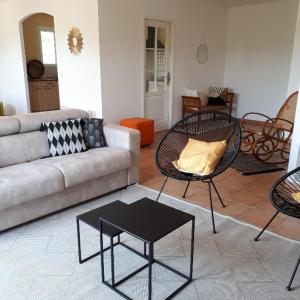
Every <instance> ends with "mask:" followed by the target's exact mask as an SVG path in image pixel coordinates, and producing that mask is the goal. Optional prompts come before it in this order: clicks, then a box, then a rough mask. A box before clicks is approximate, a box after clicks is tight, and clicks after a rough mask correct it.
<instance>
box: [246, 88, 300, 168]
mask: <svg viewBox="0 0 300 300" xmlns="http://www.w3.org/2000/svg"><path fill="white" fill-rule="evenodd" d="M297 99H298V92H295V93H293V94H291V95H290V96H289V97H288V98H287V100H286V101H285V102H284V104H283V106H282V107H281V109H280V110H279V112H278V114H277V116H276V118H270V117H268V116H266V115H264V114H261V113H257V112H250V113H247V114H245V115H244V116H243V117H242V119H241V127H242V145H241V151H242V152H243V153H245V154H253V155H254V156H255V157H256V158H257V159H259V160H261V161H264V162H268V163H278V164H279V163H285V162H287V161H288V159H289V153H290V152H289V143H290V139H291V136H292V134H293V129H294V118H295V111H296V106H297ZM251 115H252V116H253V115H256V116H258V117H262V118H263V119H264V120H265V121H264V122H263V124H262V125H261V126H260V128H258V129H256V128H254V126H253V122H251V121H249V120H248V118H249V116H251ZM251 125H252V126H251Z"/></svg>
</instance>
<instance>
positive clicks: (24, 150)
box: [0, 131, 49, 168]
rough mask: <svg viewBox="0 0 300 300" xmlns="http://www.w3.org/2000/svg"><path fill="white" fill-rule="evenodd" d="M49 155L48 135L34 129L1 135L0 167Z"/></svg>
mask: <svg viewBox="0 0 300 300" xmlns="http://www.w3.org/2000/svg"><path fill="white" fill-rule="evenodd" d="M46 156H49V147H48V143H47V135H46V133H45V132H40V131H33V132H27V133H20V134H13V135H8V136H2V137H0V168H2V167H6V166H11V165H14V164H18V163H24V162H29V161H32V160H36V159H39V158H42V157H46Z"/></svg>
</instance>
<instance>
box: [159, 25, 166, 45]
mask: <svg viewBox="0 0 300 300" xmlns="http://www.w3.org/2000/svg"><path fill="white" fill-rule="evenodd" d="M157 48H158V49H166V29H165V28H157Z"/></svg>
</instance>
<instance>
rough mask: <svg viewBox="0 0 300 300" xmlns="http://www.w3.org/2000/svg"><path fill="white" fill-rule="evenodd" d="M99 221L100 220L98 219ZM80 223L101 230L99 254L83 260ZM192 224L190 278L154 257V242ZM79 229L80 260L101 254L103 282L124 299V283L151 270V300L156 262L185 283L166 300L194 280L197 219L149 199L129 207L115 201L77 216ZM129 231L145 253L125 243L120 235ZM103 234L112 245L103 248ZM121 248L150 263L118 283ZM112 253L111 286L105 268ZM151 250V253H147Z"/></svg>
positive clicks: (149, 278)
mask: <svg viewBox="0 0 300 300" xmlns="http://www.w3.org/2000/svg"><path fill="white" fill-rule="evenodd" d="M97 219H98V220H97ZM79 220H81V221H83V222H85V223H87V224H89V225H91V226H92V227H94V228H95V229H97V230H99V231H100V251H99V252H97V253H95V254H93V255H91V256H89V257H88V258H85V259H84V260H82V259H81V250H80V249H81V248H80V247H81V246H80V228H79ZM188 222H191V223H192V224H191V225H192V226H191V227H192V228H191V252H190V271H189V274H188V275H185V274H183V273H181V272H180V271H178V270H175V269H174V268H172V267H170V266H168V265H166V264H165V263H163V262H161V261H159V260H157V259H155V257H154V243H155V242H157V241H158V240H160V239H162V238H163V237H165V236H166V235H168V234H169V233H171V232H173V231H174V230H176V229H178V228H179V227H181V226H183V225H184V224H186V223H188ZM77 229H78V251H79V261H80V262H81V263H82V262H85V261H87V260H89V259H91V258H93V257H95V256H96V255H99V254H100V255H101V276H102V282H103V284H105V285H106V286H108V287H109V288H111V289H113V290H114V291H115V292H117V293H118V294H119V295H121V296H123V297H124V298H125V299H131V298H130V297H129V296H127V295H125V294H124V293H123V292H122V291H120V290H119V289H118V286H120V285H121V284H122V283H124V282H125V281H126V280H128V279H129V278H131V277H133V276H134V275H136V274H138V273H139V272H141V271H142V270H144V269H146V268H148V299H152V268H153V264H155V263H157V264H159V265H161V266H162V267H164V268H166V269H168V270H169V271H172V272H174V273H175V274H177V275H179V276H181V277H182V278H184V279H185V280H186V281H185V283H183V284H182V285H181V286H180V287H178V288H177V289H176V290H175V291H174V292H173V293H172V294H171V295H170V296H168V297H167V298H166V299H171V298H173V297H174V296H175V295H176V294H177V293H179V292H180V291H181V290H182V289H184V288H185V287H186V286H187V285H188V284H190V283H191V281H192V278H193V257H194V232H195V216H193V215H190V214H188V213H185V212H182V211H180V210H178V209H175V208H172V207H169V206H167V205H164V204H161V203H158V202H155V201H153V200H151V199H148V198H143V199H140V200H138V201H136V202H134V203H132V204H130V205H127V204H125V203H123V202H121V201H115V202H113V203H111V204H108V205H105V206H103V207H100V208H98V209H95V210H92V211H91V212H87V213H85V214H82V215H80V216H77ZM123 232H126V233H127V234H129V235H131V236H133V237H135V238H137V239H139V240H141V241H142V242H144V253H140V252H138V251H136V250H135V249H133V248H131V247H129V246H127V245H126V244H124V243H122V242H121V240H120V235H121V234H122V233H123ZM103 234H105V235H107V236H109V237H110V246H109V247H106V248H104V246H103ZM114 237H117V242H114ZM116 245H122V246H124V247H126V248H127V249H129V250H130V251H132V252H134V253H135V254H137V255H139V256H140V257H142V258H144V259H145V260H146V261H147V263H146V264H145V265H143V266H142V267H140V268H139V269H137V270H135V271H134V272H132V273H131V274H129V275H127V276H126V277H124V278H122V279H121V280H119V281H118V282H116V281H115V262H114V247H115V246H116ZM109 249H110V252H111V277H112V279H111V283H110V282H108V281H107V280H106V279H105V269H104V252H105V251H107V250H109ZM147 250H148V251H147Z"/></svg>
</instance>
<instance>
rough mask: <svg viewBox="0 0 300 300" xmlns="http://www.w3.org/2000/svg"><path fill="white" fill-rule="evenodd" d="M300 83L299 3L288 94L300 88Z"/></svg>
mask: <svg viewBox="0 0 300 300" xmlns="http://www.w3.org/2000/svg"><path fill="white" fill-rule="evenodd" d="M299 83H300V5H299V4H298V14H297V22H296V30H295V36H294V47H293V55H292V61H291V69H290V79H289V87H288V94H291V93H292V92H294V91H296V90H298V89H299Z"/></svg>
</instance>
